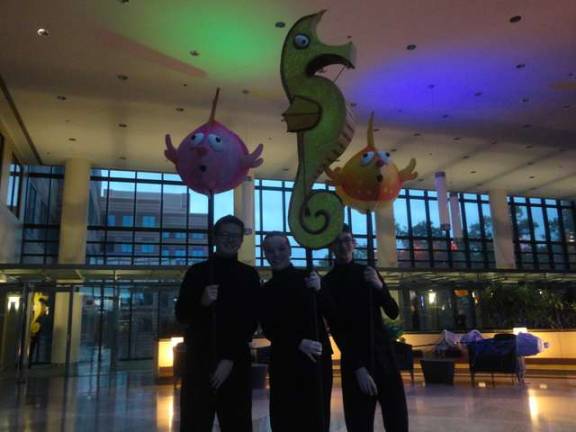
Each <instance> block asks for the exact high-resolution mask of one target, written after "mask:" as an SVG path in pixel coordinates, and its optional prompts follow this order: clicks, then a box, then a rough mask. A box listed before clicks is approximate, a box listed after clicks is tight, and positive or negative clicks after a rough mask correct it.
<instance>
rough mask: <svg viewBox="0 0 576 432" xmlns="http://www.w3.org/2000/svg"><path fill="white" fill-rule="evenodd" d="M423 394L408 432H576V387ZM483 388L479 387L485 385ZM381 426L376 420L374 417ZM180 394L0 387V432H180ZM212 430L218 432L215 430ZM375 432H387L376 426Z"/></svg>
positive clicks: (147, 383) (262, 427)
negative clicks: (178, 431)
mask: <svg viewBox="0 0 576 432" xmlns="http://www.w3.org/2000/svg"><path fill="white" fill-rule="evenodd" d="M486 384H487V385H486V386H485V387H477V388H472V387H471V386H470V384H469V383H468V382H466V381H463V382H458V383H457V384H456V385H455V386H453V387H449V386H442V385H439V386H427V387H425V386H423V384H422V383H421V381H420V380H418V379H417V381H416V384H415V385H411V384H409V382H408V381H406V393H407V396H408V404H409V411H410V425H411V427H410V430H411V431H413V432H424V431H442V432H443V431H466V432H480V431H490V432H499V431H505V432H530V431H553V432H562V431H571V432H573V431H576V380H574V379H570V378H555V379H550V378H530V379H527V382H526V384H525V385H524V386H520V385H513V384H511V383H510V381H509V380H499V381H498V382H497V383H496V387H492V386H491V384H490V382H487V383H486ZM481 385H482V384H481ZM267 397H268V394H267V391H266V390H258V391H255V393H254V413H253V415H254V425H255V428H254V430H255V432H260V431H268V430H269V426H268V419H267V412H268V408H267ZM377 418H378V417H377ZM177 430H178V388H177V387H174V386H172V385H156V384H155V383H154V380H153V377H152V376H151V374H150V373H147V372H141V371H134V372H121V373H116V374H115V375H102V376H100V377H97V376H88V377H74V378H70V379H69V380H68V383H67V385H66V384H65V380H64V379H63V378H49V377H45V378H41V377H37V378H30V379H29V380H28V383H27V384H25V385H17V384H15V382H14V380H9V379H3V380H0V431H43V432H52V431H59V432H64V431H66V432H67V431H82V432H91V431H106V432H115V431H177ZM215 430H218V429H217V427H215ZM331 430H333V431H345V427H344V425H343V414H342V404H341V393H340V387H339V386H338V385H336V386H335V389H334V392H333V395H332V424H331ZM375 430H377V431H383V430H384V429H383V427H382V422H381V420H380V419H378V421H377V423H376V428H375Z"/></svg>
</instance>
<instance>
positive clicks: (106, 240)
mask: <svg viewBox="0 0 576 432" xmlns="http://www.w3.org/2000/svg"><path fill="white" fill-rule="evenodd" d="M108 175H110V172H108ZM109 212H110V178H108V180H107V183H106V212H105V214H104V226H105V227H106V228H105V229H104V263H105V264H107V263H108V250H107V247H108V214H109Z"/></svg>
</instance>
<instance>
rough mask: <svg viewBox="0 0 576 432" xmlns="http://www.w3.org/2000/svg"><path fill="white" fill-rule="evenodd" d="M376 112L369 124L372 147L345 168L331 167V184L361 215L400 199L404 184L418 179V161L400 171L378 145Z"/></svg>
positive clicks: (329, 176)
mask: <svg viewBox="0 0 576 432" xmlns="http://www.w3.org/2000/svg"><path fill="white" fill-rule="evenodd" d="M373 122H374V113H372V114H371V115H370V120H369V121H368V145H367V146H366V147H364V148H363V149H362V150H361V151H359V152H358V153H356V154H355V155H354V156H352V158H351V159H350V160H349V161H348V162H347V163H346V164H345V165H344V168H340V167H338V168H335V169H334V170H332V169H330V168H327V169H326V175H327V176H328V178H329V179H330V180H329V183H330V184H332V185H334V186H336V193H337V194H338V196H339V197H340V198H341V199H342V201H343V202H344V204H346V205H348V206H350V207H352V208H355V209H356V210H358V211H360V212H361V213H366V212H367V211H372V210H375V209H376V208H379V207H382V206H384V205H386V204H387V203H391V202H392V201H394V200H395V199H396V197H397V196H398V194H399V193H400V189H401V188H402V184H403V183H404V182H406V181H408V180H414V179H415V178H416V177H418V173H417V172H415V171H414V168H415V167H416V160H414V159H410V163H409V164H408V166H407V167H406V168H404V169H403V170H401V171H398V168H397V167H396V165H395V164H394V162H392V159H391V158H390V153H387V152H385V151H382V150H378V149H377V148H376V146H375V145H374V130H373Z"/></svg>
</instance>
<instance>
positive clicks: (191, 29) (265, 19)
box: [93, 0, 291, 82]
mask: <svg viewBox="0 0 576 432" xmlns="http://www.w3.org/2000/svg"><path fill="white" fill-rule="evenodd" d="M98 3H99V5H98V6H97V7H98V10H97V11H95V12H94V14H93V15H94V16H96V17H97V18H98V19H99V21H100V22H101V23H103V24H104V25H105V26H106V27H107V28H108V29H109V30H111V31H113V32H116V33H118V34H120V35H122V36H123V37H126V38H129V39H132V40H134V41H135V42H137V43H139V44H143V45H146V46H148V47H150V48H152V49H154V50H157V51H159V52H161V53H162V54H164V55H167V56H170V57H173V58H176V59H178V60H180V61H182V62H185V63H187V64H190V65H193V66H195V67H197V68H200V69H203V70H205V71H206V72H207V74H208V75H209V76H210V78H212V79H214V80H217V81H218V80H223V81H227V82H238V81H243V80H246V79H258V78H260V77H265V76H270V74H275V73H276V71H277V68H278V64H279V62H280V48H281V46H282V42H283V40H284V37H285V33H286V31H285V30H284V29H279V28H276V27H275V26H274V23H275V22H276V21H278V20H280V19H282V18H283V17H284V16H286V15H287V13H286V11H285V5H282V4H276V2H270V1H263V0H252V1H249V0H212V1H211V2H209V1H201V2H200V1H190V0H188V1H185V0H174V1H170V2H164V1H151V0H149V1H143V2H139V3H134V4H133V5H131V6H130V7H126V6H121V5H120V6H121V7H118V4H113V3H115V2H109V3H108V2H106V3H108V4H106V5H103V4H101V3H104V2H98ZM288 15H291V14H288ZM192 50H195V51H198V52H199V53H200V55H199V56H196V57H195V56H191V55H190V51H192Z"/></svg>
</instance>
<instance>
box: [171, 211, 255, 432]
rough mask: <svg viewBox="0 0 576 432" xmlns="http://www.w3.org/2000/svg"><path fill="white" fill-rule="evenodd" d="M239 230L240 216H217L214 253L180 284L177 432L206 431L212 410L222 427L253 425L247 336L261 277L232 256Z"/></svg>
mask: <svg viewBox="0 0 576 432" xmlns="http://www.w3.org/2000/svg"><path fill="white" fill-rule="evenodd" d="M243 235H244V224H243V223H242V221H241V220H240V219H238V218H236V217H234V216H225V217H223V218H221V219H220V220H218V222H216V224H215V226H214V236H215V242H214V243H215V245H216V253H215V256H213V257H211V258H210V259H208V261H204V262H201V263H198V264H195V265H193V266H192V267H190V268H189V269H188V271H187V273H186V276H185V277H184V281H183V282H182V286H181V287H180V294H179V296H178V301H177V302H176V319H177V320H178V321H179V322H181V323H183V324H186V325H187V329H186V334H185V343H186V366H185V371H184V373H183V377H182V387H181V395H180V430H181V431H182V432H184V431H186V432H190V431H192V432H210V431H211V430H212V426H213V423H214V414H215V413H216V414H217V415H218V421H219V424H220V429H221V430H222V431H224V432H229V431H234V432H249V431H251V430H252V413H251V411H252V389H251V382H250V381H251V375H250V374H251V362H250V349H249V342H250V340H251V339H252V335H253V334H254V331H255V329H256V310H255V306H254V305H255V301H256V295H257V292H258V289H259V285H260V279H259V276H258V273H257V272H256V270H255V269H254V268H253V267H250V266H248V265H245V264H243V263H241V262H239V261H238V260H237V253H238V250H239V249H240V245H241V244H242V237H243Z"/></svg>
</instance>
